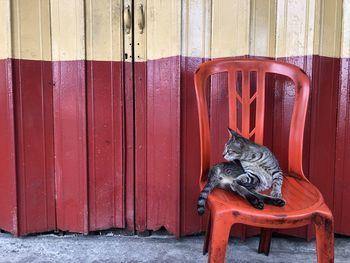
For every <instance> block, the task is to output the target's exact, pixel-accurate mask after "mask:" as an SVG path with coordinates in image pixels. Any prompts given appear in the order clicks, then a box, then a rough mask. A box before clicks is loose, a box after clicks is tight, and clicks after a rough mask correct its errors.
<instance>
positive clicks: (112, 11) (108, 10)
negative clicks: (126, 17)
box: [85, 0, 123, 61]
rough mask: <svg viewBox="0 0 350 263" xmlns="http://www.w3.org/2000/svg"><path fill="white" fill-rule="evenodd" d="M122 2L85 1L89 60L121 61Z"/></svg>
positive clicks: (116, 0) (117, 0)
mask: <svg viewBox="0 0 350 263" xmlns="http://www.w3.org/2000/svg"><path fill="white" fill-rule="evenodd" d="M121 2H122V1H121V0H85V13H86V17H85V20H86V58H87V59H88V60H102V61H120V60H121V58H122V53H123V51H122V49H123V39H122V37H123V36H122V30H123V29H122V3H121Z"/></svg>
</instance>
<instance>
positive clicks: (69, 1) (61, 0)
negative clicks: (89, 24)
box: [51, 0, 85, 60]
mask: <svg viewBox="0 0 350 263" xmlns="http://www.w3.org/2000/svg"><path fill="white" fill-rule="evenodd" d="M84 18H85V14H84V1H83V0H51V30H52V33H51V34H52V59H53V60H81V59H85V23H84V21H85V19H84Z"/></svg>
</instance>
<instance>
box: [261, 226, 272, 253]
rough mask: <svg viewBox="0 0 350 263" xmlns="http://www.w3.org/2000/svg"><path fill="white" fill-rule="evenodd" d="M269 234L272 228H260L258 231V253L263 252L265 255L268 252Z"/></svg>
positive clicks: (270, 234)
mask: <svg viewBox="0 0 350 263" xmlns="http://www.w3.org/2000/svg"><path fill="white" fill-rule="evenodd" d="M271 236H272V229H270V228H262V229H261V233H260V242H259V249H258V253H259V254H261V253H264V254H265V255H266V256H268V255H269V253H270V245H271Z"/></svg>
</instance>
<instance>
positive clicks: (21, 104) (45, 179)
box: [12, 59, 56, 235]
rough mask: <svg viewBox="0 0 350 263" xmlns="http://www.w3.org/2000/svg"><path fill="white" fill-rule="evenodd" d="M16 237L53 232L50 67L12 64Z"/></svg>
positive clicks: (48, 64)
mask: <svg viewBox="0 0 350 263" xmlns="http://www.w3.org/2000/svg"><path fill="white" fill-rule="evenodd" d="M12 63H13V65H12V66H13V67H12V70H13V89H14V94H15V96H14V108H15V145H16V171H17V173H16V174H17V176H16V181H17V198H18V199H17V204H18V227H19V230H18V232H19V234H20V235H25V234H28V233H36V232H45V231H49V230H54V229H55V228H56V211H55V196H54V148H53V147H54V145H53V138H54V137H53V101H52V85H51V84H50V83H51V81H52V65H51V62H47V61H34V60H18V59H14V60H12Z"/></svg>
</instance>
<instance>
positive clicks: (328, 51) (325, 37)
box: [314, 0, 350, 57]
mask: <svg viewBox="0 0 350 263" xmlns="http://www.w3.org/2000/svg"><path fill="white" fill-rule="evenodd" d="M319 1H320V0H319ZM345 1H346V0H345ZM346 2H348V1H346ZM348 4H350V3H349V2H348ZM318 14H320V19H319V21H320V23H319V24H318V34H319V37H318V41H319V43H318V46H315V49H314V54H319V55H322V56H326V57H340V48H341V31H342V30H343V29H344V28H342V0H322V1H321V3H320V10H319V12H318ZM316 24H317V23H316Z"/></svg>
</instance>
